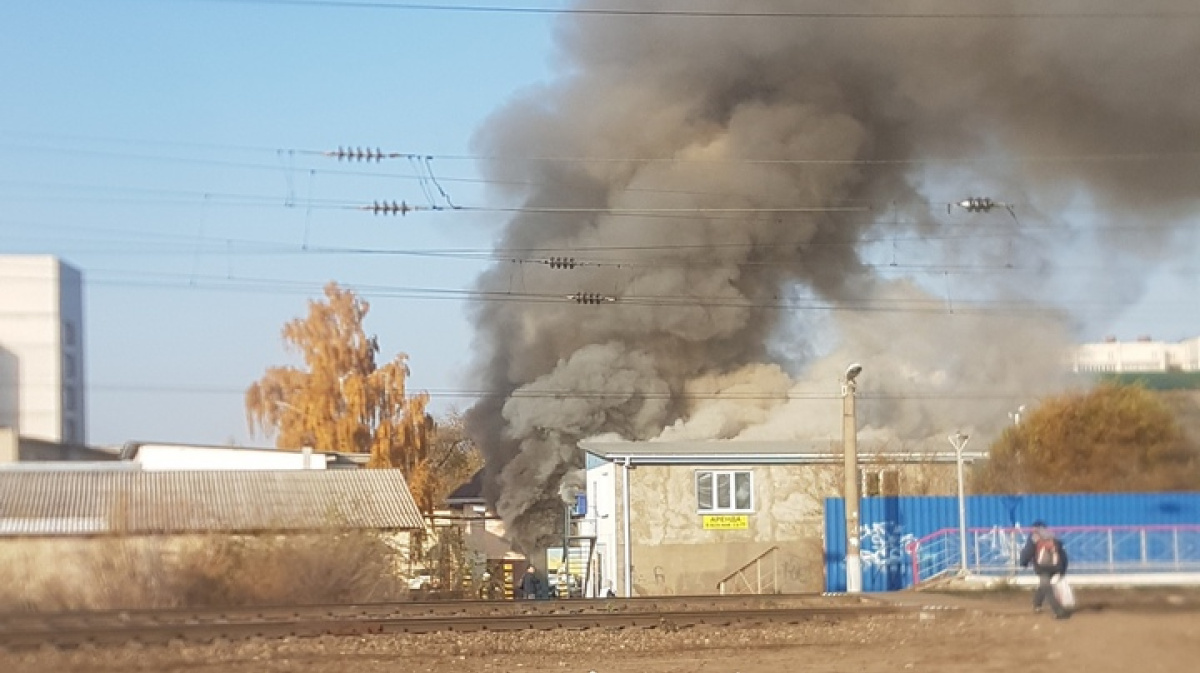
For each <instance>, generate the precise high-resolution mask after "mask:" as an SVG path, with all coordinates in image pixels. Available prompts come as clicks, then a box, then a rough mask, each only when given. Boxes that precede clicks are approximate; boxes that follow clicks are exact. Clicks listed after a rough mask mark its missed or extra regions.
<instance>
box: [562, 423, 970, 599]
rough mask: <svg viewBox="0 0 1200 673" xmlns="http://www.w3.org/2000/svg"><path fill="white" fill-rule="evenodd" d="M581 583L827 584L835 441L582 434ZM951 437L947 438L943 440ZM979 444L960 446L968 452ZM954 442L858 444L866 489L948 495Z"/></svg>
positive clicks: (786, 588) (715, 588)
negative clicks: (587, 559) (621, 438)
mask: <svg viewBox="0 0 1200 673" xmlns="http://www.w3.org/2000/svg"><path fill="white" fill-rule="evenodd" d="M580 446H581V448H582V449H583V450H584V451H585V452H586V453H587V494H588V498H587V510H588V511H587V514H586V517H585V520H586V521H587V522H588V525H589V526H590V527H591V528H592V529H593V530H594V531H595V535H596V557H595V563H594V564H593V567H594V568H596V570H595V572H594V573H593V577H592V578H590V582H589V586H590V587H594V588H595V590H596V591H597V592H603V591H606V590H607V588H608V587H610V586H611V587H612V588H613V589H614V590H615V592H616V593H617V595H620V596H656V595H671V594H678V595H704V594H715V593H739V592H741V593H791V592H803V591H821V590H822V589H823V587H824V549H825V545H824V540H823V538H822V535H823V530H824V501H825V498H827V497H838V496H840V495H841V494H842V490H843V484H844V481H843V470H844V468H843V455H844V454H843V452H842V445H841V444H840V443H839V442H832V443H831V442H815V443H811V444H803V443H798V442H750V441H700V442H601V441H585V442H583V443H581V445H580ZM948 448H949V447H948ZM980 458H982V454H979V453H970V454H964V459H965V460H967V461H974V460H978V459H980ZM955 473H956V456H955V454H954V452H953V451H952V450H940V449H938V448H933V449H930V450H922V449H920V448H905V449H897V448H892V447H887V446H885V447H874V448H873V447H870V446H863V445H862V444H860V445H859V480H860V492H861V494H862V495H863V496H864V497H866V496H900V495H936V494H950V493H953V492H954V490H955V488H956V480H955Z"/></svg>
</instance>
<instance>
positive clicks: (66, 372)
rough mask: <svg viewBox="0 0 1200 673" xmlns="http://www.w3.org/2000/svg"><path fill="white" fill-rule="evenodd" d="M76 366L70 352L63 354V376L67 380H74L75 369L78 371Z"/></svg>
mask: <svg viewBox="0 0 1200 673" xmlns="http://www.w3.org/2000/svg"><path fill="white" fill-rule="evenodd" d="M78 367H79V365H77V364H76V363H75V356H74V355H71V354H70V353H66V354H64V355H63V376H64V377H65V378H66V379H67V380H68V381H74V380H75V374H76V371H78Z"/></svg>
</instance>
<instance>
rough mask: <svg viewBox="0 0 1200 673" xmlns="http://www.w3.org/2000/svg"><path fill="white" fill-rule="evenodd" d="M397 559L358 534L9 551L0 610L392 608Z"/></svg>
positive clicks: (399, 588) (77, 544)
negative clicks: (387, 605) (378, 604)
mask: <svg viewBox="0 0 1200 673" xmlns="http://www.w3.org/2000/svg"><path fill="white" fill-rule="evenodd" d="M396 553H397V552H396V551H395V550H394V549H392V548H391V547H390V546H389V545H387V544H386V543H385V542H384V541H383V540H382V539H381V538H380V537H379V536H376V535H371V534H366V533H338V534H313V535H289V536H241V537H231V536H208V537H188V538H102V539H93V540H76V541H60V540H55V541H30V542H15V543H8V546H7V548H6V549H5V551H4V554H3V561H4V562H3V563H2V564H0V610H7V611H57V610H96V609H137V608H186V607H225V606H247V605H293V604H294V605H300V604H311V603H343V602H345V603H362V602H374V601H384V600H395V599H399V598H400V597H401V596H403V595H404V593H405V587H404V584H403V582H402V581H401V580H400V579H399V578H398V577H397V576H396V575H395V573H394V572H393V569H394V567H395V560H394V557H395V555H396Z"/></svg>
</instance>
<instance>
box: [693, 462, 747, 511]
mask: <svg viewBox="0 0 1200 673" xmlns="http://www.w3.org/2000/svg"><path fill="white" fill-rule="evenodd" d="M696 508H697V509H699V510H700V511H701V512H751V511H754V479H753V474H752V473H751V472H750V470H700V471H697V472H696Z"/></svg>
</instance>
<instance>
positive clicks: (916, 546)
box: [909, 542, 921, 588]
mask: <svg viewBox="0 0 1200 673" xmlns="http://www.w3.org/2000/svg"><path fill="white" fill-rule="evenodd" d="M920 550H921V543H920V542H913V543H912V546H911V547H910V548H909V554H910V555H911V556H912V573H913V579H912V585H913V588H916V587H917V585H919V584H920V583H921V561H920V555H919V554H918V553H917V552H919V551H920Z"/></svg>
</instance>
